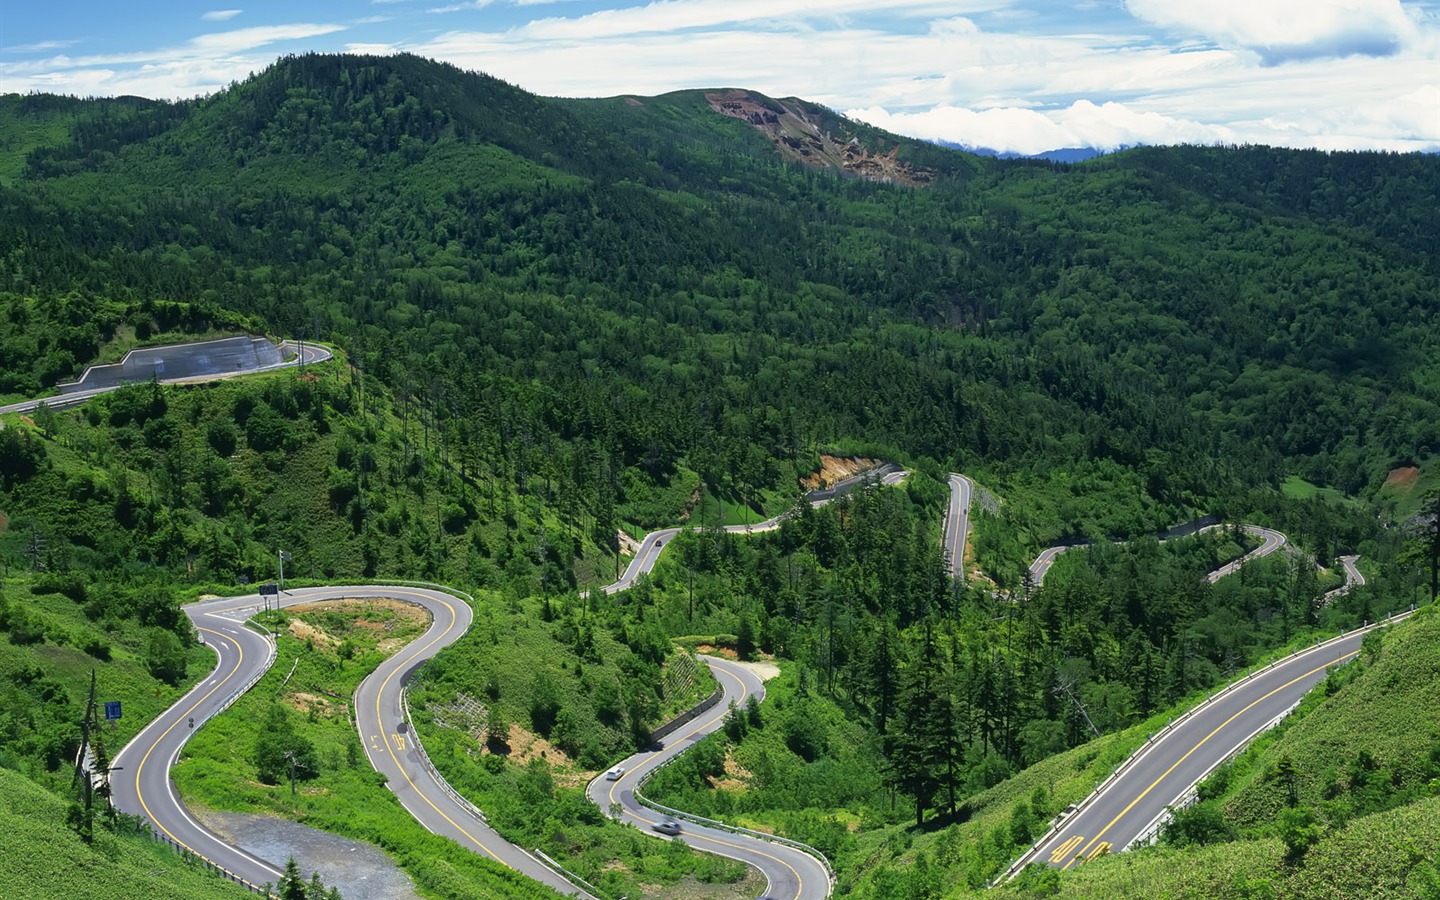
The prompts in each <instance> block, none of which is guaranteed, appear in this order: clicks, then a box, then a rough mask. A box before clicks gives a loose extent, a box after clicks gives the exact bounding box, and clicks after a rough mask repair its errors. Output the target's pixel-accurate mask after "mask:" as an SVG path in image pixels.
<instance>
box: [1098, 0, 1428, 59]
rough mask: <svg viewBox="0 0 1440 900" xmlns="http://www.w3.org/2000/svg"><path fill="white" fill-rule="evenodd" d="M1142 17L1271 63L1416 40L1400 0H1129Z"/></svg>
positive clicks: (1386, 50) (1371, 52)
mask: <svg viewBox="0 0 1440 900" xmlns="http://www.w3.org/2000/svg"><path fill="white" fill-rule="evenodd" d="M1125 5H1126V7H1127V8H1128V9H1129V10H1130V12H1131V13H1132V14H1133V15H1135V16H1136V17H1137V18H1140V19H1143V20H1145V21H1147V22H1150V23H1152V24H1154V25H1158V26H1160V27H1161V28H1165V29H1168V30H1171V31H1176V32H1180V33H1184V34H1190V35H1198V36H1200V37H1203V38H1207V39H1209V40H1212V41H1214V42H1215V43H1217V44H1219V45H1221V46H1222V47H1229V48H1232V49H1241V50H1248V51H1250V52H1252V53H1254V54H1256V55H1258V56H1259V57H1260V60H1261V62H1262V63H1264V64H1265V65H1279V64H1281V63H1285V62H1292V61H1296V60H1310V59H1323V58H1330V57H1344V56H1391V55H1393V54H1395V53H1398V52H1399V51H1400V49H1401V48H1402V47H1404V46H1405V45H1406V44H1407V43H1409V42H1411V41H1412V40H1414V39H1415V37H1416V35H1417V26H1416V23H1415V20H1414V19H1412V18H1411V17H1410V16H1409V15H1407V14H1406V12H1405V10H1404V9H1403V8H1402V7H1401V6H1400V0H1186V2H1184V3H1176V2H1174V0H1126V3H1125Z"/></svg>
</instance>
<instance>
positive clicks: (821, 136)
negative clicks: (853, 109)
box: [705, 90, 934, 187]
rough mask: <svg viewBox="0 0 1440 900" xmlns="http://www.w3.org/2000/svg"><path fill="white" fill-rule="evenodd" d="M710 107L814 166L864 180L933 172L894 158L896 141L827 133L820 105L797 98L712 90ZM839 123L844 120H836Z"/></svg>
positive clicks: (910, 179)
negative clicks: (871, 143)
mask: <svg viewBox="0 0 1440 900" xmlns="http://www.w3.org/2000/svg"><path fill="white" fill-rule="evenodd" d="M705 99H706V101H708V102H709V104H710V108H711V109H713V110H715V112H717V113H720V114H721V115H722V116H730V117H731V118H734V119H739V120H741V121H742V122H748V123H749V124H750V125H751V126H752V127H753V128H755V129H756V130H758V131H760V132H762V133H764V134H765V136H766V137H768V138H770V141H771V143H773V144H774V145H775V149H776V150H778V151H779V152H780V155H781V156H782V157H783V158H785V159H789V160H793V161H795V162H800V163H803V164H805V165H809V166H814V167H816V168H825V169H839V170H840V171H842V172H847V173H849V174H851V175H854V176H857V177H859V178H863V179H865V180H867V181H881V182H886V183H893V184H904V185H910V186H912V187H918V186H921V185H926V184H929V183H930V181H931V180H932V179H933V178H934V173H933V172H930V171H928V170H926V169H922V168H919V167H917V166H912V165H911V164H910V163H908V162H906V161H904V160H902V159H900V158H899V152H900V145H899V144H895V145H893V146H891V147H890V148H889V149H888V150H886V149H885V148H883V147H881V148H876V149H872V148H871V147H868V146H866V145H865V144H863V143H861V141H860V138H859V136H858V134H855V133H851V134H844V133H841V134H832V133H831V132H829V131H827V130H826V129H825V128H823V127H822V126H821V124H820V122H819V121H818V118H819V116H820V115H822V114H823V110H821V109H820V108H818V107H814V106H812V105H810V104H807V103H805V102H804V101H802V100H799V99H796V98H793V97H792V98H789V99H786V100H772V99H770V98H768V97H763V96H761V95H759V94H753V93H751V92H749V91H740V90H730V91H711V92H710V93H708V94H706V95H705ZM841 127H842V128H843V127H844V126H843V125H842V126H841Z"/></svg>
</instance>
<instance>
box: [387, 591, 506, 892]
mask: <svg viewBox="0 0 1440 900" xmlns="http://www.w3.org/2000/svg"><path fill="white" fill-rule="evenodd" d="M405 593H409V595H410V596H420V595H418V594H414V593H412V592H406V591H394V592H392V593H391V596H395V595H398V594H405ZM396 599H399V598H398V597H396ZM435 599H436V600H437V601H438V602H439V603H440V605H441V606H444V607H445V608H446V609H447V610H449V611H450V624H449V625H447V626H446V627H445V628H443V629H440V631H439V633H438V634H436V635H435V637H434V638H432V639H431V641H430V643H428V644H426V645H425V646H424V647H422V648H420V649H419V650H415V651H414V652H413V653H411V654H410V655H409V657H408V659H407V660H406V662H407V663H408V662H409V661H410V660H413V659H415V658H416V657H417V656H420V655H421V654H423V653H424V652H425V651H426V650H429V649H430V648H431V647H433V646H435V645H436V644H437V643H439V642H440V639H441V638H443V637H444V636H445V635H446V634H448V633H449V632H450V629H451V628H453V627H454V626H455V623H456V621H458V617H457V616H456V615H455V607H453V606H451V605H450V604H449V603H447V602H446V601H444V600H440V599H439V598H438V597H436V598H435ZM414 646H415V644H414V642H412V643H410V644H409V645H408V646H407V648H406V649H407V650H409V649H412V648H414ZM396 658H397V657H391V659H392V660H393V659H396ZM404 668H406V666H405V665H404V664H401V665H397V666H396V667H395V668H394V669H392V670H391V671H390V674H389V675H386V676H385V680H384V681H382V682H381V683H380V689H379V690H377V691H376V692H375V721H377V722H383V721H384V720H385V717H384V715H383V714H382V713H381V710H380V698H381V697H382V696H383V695H384V694H385V688H386V687H387V686H389V684H390V679H392V678H394V677H395V675H396V674H397V673H399V672H400V671H401V670H402V669H404ZM397 736H398V735H397ZM384 749H385V752H387V753H389V754H390V758H391V759H392V760H394V761H395V766H396V768H398V769H399V770H400V774H401V775H403V776H404V777H405V783H406V784H408V785H410V789H411V790H413V791H414V792H415V793H416V795H418V796H419V797H420V799H421V800H424V801H425V804H426V805H427V806H429V807H430V808H431V809H433V810H435V812H436V813H438V814H439V815H440V818H442V819H444V820H445V821H447V822H449V823H450V824H451V826H453V827H454V828H455V830H456V831H459V832H460V833H461V834H463V835H465V836H466V837H467V838H469V839H470V840H471V841H472V842H474V844H475V846H477V847H479V848H480V849H481V850H484V851H485V852H486V853H487V854H489V856H490V858H491V859H493V860H495V861H496V862H498V863H499V864H500V865H502V866H505V867H506V868H507V869H513V868H514V866H512V865H510V864H509V863H507V862H506V861H505V860H503V859H501V858H500V857H499V856H497V855H496V854H495V851H494V850H491V849H490V848H489V847H488V846H486V845H485V843H484V842H482V841H481V840H480V839H479V838H477V837H475V836H474V835H473V834H471V833H470V832H468V831H466V830H465V829H464V827H462V826H461V825H460V823H458V822H456V821H455V820H454V819H452V818H450V817H449V816H447V815H446V814H445V812H444V810H442V809H440V807H438V806H436V805H435V801H433V800H431V799H430V797H429V796H428V795H427V794H426V793H425V792H424V791H422V790H420V788H419V787H417V786H416V784H415V781H414V780H413V779H412V778H411V777H410V772H409V771H408V770H407V769H406V768H405V767H404V766H402V765H400V759H399V757H397V756H396V755H395V753H394V752H393V751H392V750H390V745H389V744H386V745H385V748H384ZM376 752H377V753H378V752H379V749H378V748H377V750H376ZM427 827H428V826H427Z"/></svg>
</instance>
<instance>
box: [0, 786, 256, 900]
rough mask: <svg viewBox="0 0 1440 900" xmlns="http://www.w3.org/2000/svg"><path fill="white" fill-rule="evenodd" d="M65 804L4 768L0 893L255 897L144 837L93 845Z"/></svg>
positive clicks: (16, 899) (35, 899)
mask: <svg viewBox="0 0 1440 900" xmlns="http://www.w3.org/2000/svg"><path fill="white" fill-rule="evenodd" d="M65 807H66V804H65V801H63V800H61V799H60V798H58V797H56V796H55V795H54V794H52V793H50V792H48V791H46V790H45V789H44V788H42V787H40V786H39V785H37V784H35V783H33V782H31V781H29V780H28V779H26V778H25V777H24V776H23V775H20V774H18V773H16V772H12V771H10V770H8V769H0V820H3V821H4V822H5V827H4V828H3V829H0V894H3V895H4V896H5V897H7V898H10V900H56V898H66V900H76V898H81V897H126V896H129V897H146V898H155V900H165V898H175V900H210V898H214V900H223V898H235V900H239V898H243V897H254V895H253V894H251V893H250V892H249V891H247V890H245V889H244V888H242V887H239V886H238V885H234V884H231V883H230V882H227V881H222V880H221V879H219V878H218V877H216V876H214V875H212V874H210V873H209V872H208V871H207V870H205V869H202V868H200V867H198V866H195V865H192V864H190V863H188V862H186V861H185V860H184V859H183V858H182V857H180V856H178V855H176V854H175V853H173V852H171V851H170V850H169V849H167V848H165V847H164V846H162V845H160V844H157V843H155V842H154V841H151V840H150V839H149V838H147V837H141V836H138V835H133V834H132V835H116V834H112V833H110V832H109V831H106V830H104V829H100V828H97V829H96V830H95V842H94V843H93V844H90V845H86V844H85V843H83V842H82V841H81V840H80V838H79V837H78V836H77V835H76V834H75V833H74V832H73V831H71V830H70V829H68V828H66V827H65V825H64V821H65Z"/></svg>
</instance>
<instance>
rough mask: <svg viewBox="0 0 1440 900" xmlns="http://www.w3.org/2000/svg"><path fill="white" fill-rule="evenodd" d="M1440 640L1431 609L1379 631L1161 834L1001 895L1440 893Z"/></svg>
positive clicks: (1000, 891) (999, 891)
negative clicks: (1141, 846)
mask: <svg viewBox="0 0 1440 900" xmlns="http://www.w3.org/2000/svg"><path fill="white" fill-rule="evenodd" d="M1437 639H1440V616H1437V615H1435V610H1434V609H1433V608H1428V609H1425V610H1422V611H1421V612H1420V613H1419V614H1417V615H1416V616H1415V617H1414V619H1413V620H1412V621H1411V622H1409V623H1407V624H1404V625H1401V626H1397V627H1395V628H1393V629H1390V630H1388V631H1387V632H1386V633H1385V634H1384V636H1383V640H1382V639H1379V636H1377V639H1375V640H1373V641H1371V642H1369V643H1367V646H1366V649H1365V651H1364V652H1362V654H1361V656H1360V657H1359V660H1358V661H1357V662H1355V663H1352V664H1351V665H1349V666H1346V667H1345V668H1344V669H1343V670H1341V672H1340V674H1338V675H1335V676H1332V677H1331V679H1330V680H1329V681H1328V682H1326V683H1324V684H1322V685H1321V686H1320V687H1318V688H1316V690H1315V691H1313V692H1312V694H1311V696H1310V697H1308V698H1307V699H1306V700H1305V702H1304V703H1302V705H1301V707H1300V708H1299V710H1298V711H1297V712H1296V713H1295V714H1294V715H1292V716H1291V718H1289V719H1287V720H1286V721H1285V722H1284V723H1282V724H1281V726H1280V727H1279V728H1277V729H1276V730H1275V731H1274V732H1271V733H1269V734H1267V735H1265V736H1263V737H1261V738H1260V739H1259V740H1258V741H1257V742H1256V743H1255V744H1254V745H1252V747H1251V748H1250V749H1249V750H1247V751H1246V752H1245V753H1243V754H1241V756H1240V757H1239V758H1238V759H1237V760H1236V761H1234V762H1232V763H1230V764H1229V765H1227V766H1225V767H1222V768H1221V769H1220V770H1219V771H1218V772H1217V774H1216V775H1214V776H1212V777H1211V778H1210V779H1209V780H1207V781H1206V782H1205V783H1203V784H1202V785H1201V788H1200V795H1201V797H1202V801H1201V802H1200V803H1199V804H1198V805H1197V806H1194V807H1191V808H1190V809H1189V810H1186V811H1184V812H1183V813H1182V814H1181V815H1180V816H1179V817H1178V818H1177V822H1180V823H1181V824H1182V825H1183V827H1182V828H1180V829H1176V828H1174V827H1172V829H1171V832H1170V833H1168V834H1167V835H1166V836H1164V837H1162V845H1161V846H1158V847H1156V848H1153V849H1146V850H1143V851H1137V852H1131V853H1124V854H1119V855H1116V856H1111V857H1106V858H1104V859H1101V860H1097V861H1094V862H1091V863H1086V864H1085V865H1084V866H1081V867H1080V868H1079V869H1078V870H1077V871H1076V872H1075V874H1074V875H1070V874H1068V873H1067V874H1066V876H1065V877H1063V878H1057V879H1047V878H1042V877H1038V876H1034V875H1027V877H1026V878H1025V879H1021V880H1020V881H1019V882H1017V885H1019V886H1014V887H1006V888H1003V889H997V890H995V891H991V892H989V895H994V896H997V897H1002V898H1004V897H1033V896H1055V897H1077V898H1079V897H1096V898H1098V897H1159V896H1166V897H1176V898H1181V897H1196V898H1198V897H1235V898H1252V897H1294V898H1322V897H1327V898H1328V897H1375V898H1379V897H1387V898H1388V897H1394V898H1400V897H1405V898H1434V897H1440V728H1437V727H1436V724H1435V723H1436V722H1440V650H1437V647H1440V642H1437ZM1023 777H1024V776H1022V778H1023ZM1292 791H1293V793H1292ZM1212 809H1213V810H1214V811H1215V812H1216V813H1218V815H1211V814H1209V813H1207V812H1206V810H1212ZM1206 823H1210V824H1206ZM1287 823H1288V824H1287ZM1302 823H1303V824H1302ZM1222 831H1223V832H1224V833H1222ZM1177 832H1183V833H1177ZM1165 844H1176V845H1181V846H1179V847H1170V846H1165ZM947 896H949V895H947Z"/></svg>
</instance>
